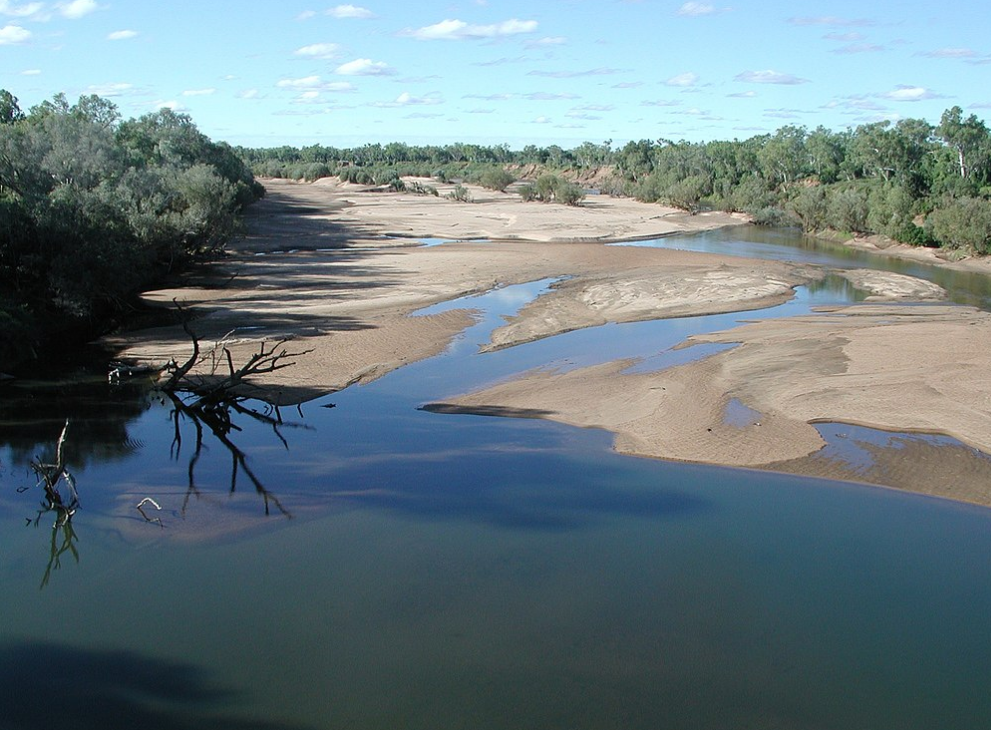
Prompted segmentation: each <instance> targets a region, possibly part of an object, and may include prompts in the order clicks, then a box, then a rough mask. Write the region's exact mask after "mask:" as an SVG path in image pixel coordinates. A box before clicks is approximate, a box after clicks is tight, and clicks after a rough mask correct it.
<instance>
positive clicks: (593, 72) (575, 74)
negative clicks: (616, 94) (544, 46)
mask: <svg viewBox="0 0 991 730" xmlns="http://www.w3.org/2000/svg"><path fill="white" fill-rule="evenodd" d="M618 73H622V71H621V70H620V69H618V68H591V69H588V70H586V71H529V72H528V73H527V76H546V77H548V78H552V79H577V78H581V77H583V76H610V75H612V74H618Z"/></svg>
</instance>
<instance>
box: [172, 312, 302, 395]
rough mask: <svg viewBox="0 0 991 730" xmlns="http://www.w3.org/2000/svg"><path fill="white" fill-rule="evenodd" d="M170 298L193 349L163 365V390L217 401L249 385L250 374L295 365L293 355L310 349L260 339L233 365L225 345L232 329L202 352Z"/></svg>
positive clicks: (197, 340) (232, 358) (187, 318)
mask: <svg viewBox="0 0 991 730" xmlns="http://www.w3.org/2000/svg"><path fill="white" fill-rule="evenodd" d="M173 301H174V303H175V305H176V308H177V309H178V310H179V313H180V314H181V315H182V329H183V331H185V333H186V334H187V335H188V336H189V338H190V340H191V341H192V343H193V352H192V354H191V355H190V356H189V359H188V360H186V362H184V363H183V364H182V365H179V364H178V363H176V362H174V361H173V362H170V363H169V364H168V365H167V366H166V367H165V371H166V372H167V373H168V377H167V378H166V379H165V380H164V381H163V382H162V383H161V384H160V385H159V387H160V388H161V389H162V390H163V391H165V392H166V393H188V394H193V395H195V396H196V397H197V398H198V399H199V400H200V401H202V402H204V403H209V402H220V401H222V400H224V399H226V398H228V397H229V396H231V395H237V394H239V393H240V392H241V390H242V389H243V387H244V386H245V385H247V384H249V381H250V378H251V377H252V376H255V375H262V374H265V373H272V372H275V371H276V370H282V369H284V368H288V367H292V366H293V365H295V364H296V363H295V361H294V360H292V358H296V357H300V356H302V355H306V354H309V353H310V352H312V350H301V351H299V352H290V351H289V350H287V349H286V348H285V344H286V342H288V340H284V339H283V340H279V341H277V342H275V343H274V344H271V345H270V344H269V343H267V342H264V341H263V342H262V343H261V344H260V345H259V347H258V352H256V353H254V354H253V355H251V356H250V357H249V358H248V360H247V362H245V363H244V364H243V365H241V366H240V367H235V366H234V357H233V355H232V354H231V351H230V348H228V347H227V345H226V344H225V343H226V339H227V337H229V336H230V334H233V332H231V333H228V334H227V335H225V337H224V338H222V339H221V340H220V341H218V342H217V343H216V344H215V345H214V347H212V348H211V349H210V350H209V351H208V352H205V353H204V352H203V351H202V347H201V345H200V338H199V337H198V336H197V335H196V333H195V332H194V331H193V330H192V328H191V327H190V326H189V317H188V315H187V312H186V310H185V309H183V307H182V305H181V304H179V302H178V301H175V300H173ZM224 366H226V367H224Z"/></svg>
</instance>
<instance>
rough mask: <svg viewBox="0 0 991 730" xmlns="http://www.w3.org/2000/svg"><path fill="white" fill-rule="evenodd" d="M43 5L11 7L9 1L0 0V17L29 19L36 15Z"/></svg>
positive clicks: (32, 4) (31, 4) (28, 4)
mask: <svg viewBox="0 0 991 730" xmlns="http://www.w3.org/2000/svg"><path fill="white" fill-rule="evenodd" d="M42 8H44V4H43V3H27V4H26V5H11V4H10V2H9V0H0V15H9V16H11V17H13V18H30V17H31V16H33V15H37V14H38V13H39V12H40V11H41V10H42Z"/></svg>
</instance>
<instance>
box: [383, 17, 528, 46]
mask: <svg viewBox="0 0 991 730" xmlns="http://www.w3.org/2000/svg"><path fill="white" fill-rule="evenodd" d="M536 30H537V21H536V20H517V19H516V18H513V19H511V20H504V21H503V22H501V23H493V24H492V25H470V24H468V23H466V22H464V21H463V20H442V21H441V22H439V23H435V24H434V25H428V26H425V27H423V28H417V29H415V30H414V29H411V28H407V29H406V30H403V31H400V33H399V35H401V36H406V37H409V38H416V39H417V40H420V41H438V40H447V41H460V40H477V39H480V38H499V37H503V36H512V35H519V34H521V33H533V32H534V31H536Z"/></svg>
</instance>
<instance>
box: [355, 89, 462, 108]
mask: <svg viewBox="0 0 991 730" xmlns="http://www.w3.org/2000/svg"><path fill="white" fill-rule="evenodd" d="M443 101H444V100H443V99H441V98H440V97H439V96H437V95H436V94H428V95H427V96H413V95H412V94H410V93H409V92H408V91H404V92H403V93H402V94H400V95H399V96H398V97H397V98H396V100H395V101H384V102H376V103H374V104H372V106H377V107H400V106H434V105H436V104H441V103H443Z"/></svg>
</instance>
